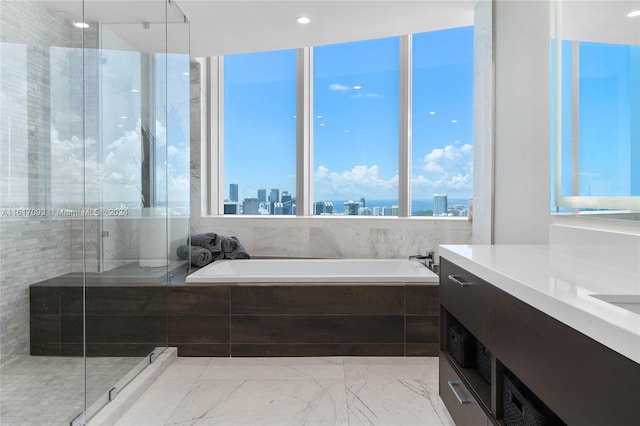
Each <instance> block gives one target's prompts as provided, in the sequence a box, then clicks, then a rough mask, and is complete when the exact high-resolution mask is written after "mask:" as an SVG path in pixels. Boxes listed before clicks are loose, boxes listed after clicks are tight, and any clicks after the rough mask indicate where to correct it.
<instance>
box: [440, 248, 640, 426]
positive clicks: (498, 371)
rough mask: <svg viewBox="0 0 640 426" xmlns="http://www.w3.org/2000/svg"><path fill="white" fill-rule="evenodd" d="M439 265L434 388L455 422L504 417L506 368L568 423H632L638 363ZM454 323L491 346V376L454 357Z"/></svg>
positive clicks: (636, 415) (639, 401)
mask: <svg viewBox="0 0 640 426" xmlns="http://www.w3.org/2000/svg"><path fill="white" fill-rule="evenodd" d="M440 268H441V273H440V303H441V330H440V337H441V339H440V377H439V381H440V383H439V389H440V395H441V397H442V399H443V401H444V403H445V405H446V406H447V409H448V410H449V412H450V413H451V417H452V418H453V420H454V421H455V422H456V425H458V426H463V425H486V424H499V425H501V424H505V422H504V414H505V412H504V407H503V402H502V401H503V385H504V377H503V372H505V371H507V370H508V371H510V372H511V373H512V374H513V375H515V376H516V377H517V378H518V379H519V380H520V381H521V382H522V383H523V384H524V385H525V386H526V387H527V388H528V389H529V390H530V391H531V392H532V393H533V394H535V396H536V397H537V398H539V400H540V401H542V402H543V403H544V404H545V405H546V406H547V407H548V408H549V409H550V410H551V411H552V412H553V413H555V415H557V416H558V418H559V420H561V421H562V422H564V423H566V424H568V425H609V424H610V425H635V424H638V423H637V422H638V419H640V364H638V363H637V362H635V361H633V360H631V359H629V358H627V357H625V356H623V355H621V354H619V353H618V352H616V351H614V350H612V349H610V348H608V347H606V346H604V345H603V344H601V343H599V342H597V341H595V340H593V339H592V338H590V337H587V336H585V335H584V334H582V333H580V332H578V331H576V330H575V329H573V328H571V327H569V326H567V325H565V324H563V323H562V322H560V321H558V320H557V319H555V318H553V317H551V316H549V315H547V314H546V313H544V312H542V311H541V310H539V309H536V308H533V307H532V306H530V305H528V304H527V303H525V302H524V301H522V300H520V299H518V298H516V297H514V296H512V295H510V294H509V293H508V292H506V291H504V290H501V289H499V288H497V287H495V286H493V285H492V284H491V283H490V282H487V281H485V280H483V279H481V278H479V277H478V276H476V275H474V274H471V273H470V272H468V271H467V270H465V269H463V268H461V267H460V266H458V265H457V264H455V263H454V262H451V261H449V260H448V259H446V258H444V257H442V258H441V259H440ZM455 322H459V323H460V324H462V326H464V327H465V328H466V329H467V330H468V331H469V333H471V334H472V335H473V336H474V337H475V338H476V339H477V341H479V342H481V343H482V344H483V345H484V346H485V347H486V348H487V349H488V350H489V351H490V352H491V354H492V359H491V376H490V378H491V380H490V383H489V382H487V381H486V380H485V379H484V378H482V376H481V375H480V374H479V373H478V371H477V369H476V368H474V367H471V368H463V367H461V366H460V365H459V364H458V363H457V362H456V360H455V359H454V356H453V354H452V352H451V344H450V338H451V335H450V330H449V329H450V327H451V324H452V323H455ZM560 424H561V423H560Z"/></svg>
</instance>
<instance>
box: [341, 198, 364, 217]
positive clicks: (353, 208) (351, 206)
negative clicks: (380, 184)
mask: <svg viewBox="0 0 640 426" xmlns="http://www.w3.org/2000/svg"><path fill="white" fill-rule="evenodd" d="M359 208H360V203H359V202H358V201H351V200H349V201H345V202H344V214H345V215H348V216H358V209H359Z"/></svg>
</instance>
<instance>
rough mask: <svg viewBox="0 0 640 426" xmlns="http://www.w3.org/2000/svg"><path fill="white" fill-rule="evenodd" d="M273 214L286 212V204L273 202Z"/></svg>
mask: <svg viewBox="0 0 640 426" xmlns="http://www.w3.org/2000/svg"><path fill="white" fill-rule="evenodd" d="M271 209H272V210H271V214H278V215H282V214H284V205H283V204H282V203H271Z"/></svg>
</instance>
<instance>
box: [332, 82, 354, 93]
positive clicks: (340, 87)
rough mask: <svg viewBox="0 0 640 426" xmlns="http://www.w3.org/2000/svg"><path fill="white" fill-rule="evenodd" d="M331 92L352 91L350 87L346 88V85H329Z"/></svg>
mask: <svg viewBox="0 0 640 426" xmlns="http://www.w3.org/2000/svg"><path fill="white" fill-rule="evenodd" d="M329 90H332V91H334V92H346V91H349V90H351V88H350V87H349V86H345V85H344V84H340V83H333V84H330V85H329Z"/></svg>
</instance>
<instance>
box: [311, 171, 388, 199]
mask: <svg viewBox="0 0 640 426" xmlns="http://www.w3.org/2000/svg"><path fill="white" fill-rule="evenodd" d="M314 185H315V186H316V190H317V191H318V193H321V194H324V195H327V196H340V197H346V198H349V197H351V198H354V197H356V196H360V195H364V194H367V196H369V197H381V198H384V197H388V196H395V191H396V188H397V186H398V175H397V174H395V175H394V176H391V177H390V178H388V179H385V178H383V177H381V176H380V168H379V167H378V166H377V165H375V164H374V165H372V166H367V165H356V166H354V167H353V168H352V169H351V170H343V171H342V172H336V171H331V170H330V169H329V168H327V167H325V166H322V165H321V166H318V168H317V169H316V171H315V174H314Z"/></svg>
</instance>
